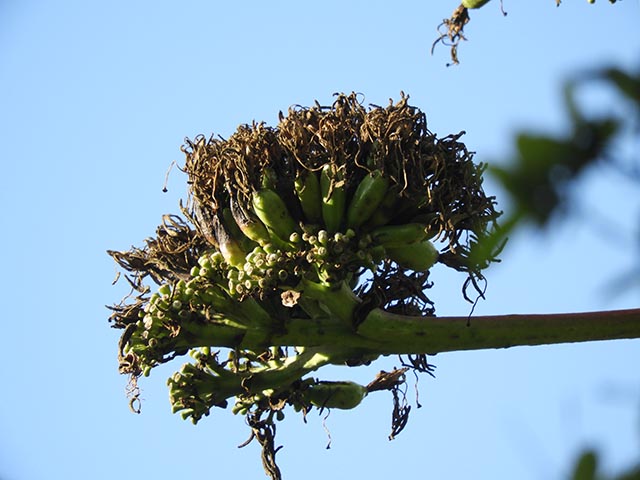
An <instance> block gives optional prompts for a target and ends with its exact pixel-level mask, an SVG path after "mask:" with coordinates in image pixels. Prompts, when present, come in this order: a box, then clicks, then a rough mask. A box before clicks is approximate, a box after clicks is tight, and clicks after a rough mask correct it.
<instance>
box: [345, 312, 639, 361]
mask: <svg viewBox="0 0 640 480" xmlns="http://www.w3.org/2000/svg"><path fill="white" fill-rule="evenodd" d="M358 334H359V335H360V336H362V337H365V338H367V339H378V340H381V341H382V342H383V345H381V348H380V353H381V354H394V353H398V354H401V353H438V352H449V351H456V350H480V349H487V348H507V347H514V346H524V345H548V344H557V343H573V342H588V341H595V340H616V339H625V338H640V309H631V310H617V311H606V312H586V313H559V314H538V315H494V316H482V317H472V318H471V319H469V318H468V317H428V318H416V317H406V316H401V315H393V314H390V313H387V312H383V311H381V310H374V311H372V312H371V313H370V314H369V316H368V317H367V318H366V319H365V321H364V322H363V323H362V325H360V327H359V329H358Z"/></svg>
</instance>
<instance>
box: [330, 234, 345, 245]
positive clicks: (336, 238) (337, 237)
mask: <svg viewBox="0 0 640 480" xmlns="http://www.w3.org/2000/svg"><path fill="white" fill-rule="evenodd" d="M333 241H334V242H337V243H342V242H344V241H345V237H344V233H342V232H336V233H334V234H333Z"/></svg>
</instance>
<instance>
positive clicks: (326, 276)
mask: <svg viewBox="0 0 640 480" xmlns="http://www.w3.org/2000/svg"><path fill="white" fill-rule="evenodd" d="M461 135H462V134H459V135H451V136H447V137H444V138H441V139H438V138H436V136H435V135H433V134H432V133H431V132H430V131H429V130H428V129H427V124H426V119H425V115H424V114H423V113H422V112H421V111H419V110H418V109H416V108H414V107H412V106H410V105H409V104H408V97H406V96H404V95H402V97H401V99H400V101H399V102H398V103H396V104H393V103H391V102H390V104H389V105H388V106H387V107H378V106H372V107H370V108H365V107H364V106H363V105H362V104H361V102H360V101H359V100H358V96H357V95H355V94H351V95H342V94H341V95H337V97H336V99H335V101H334V103H333V104H332V105H331V106H328V107H323V106H320V105H318V104H316V105H315V106H313V107H310V108H303V107H296V108H291V109H290V110H289V112H288V114H287V115H283V114H282V113H281V114H280V122H279V124H278V125H277V127H275V128H272V127H269V126H267V125H265V124H263V123H254V124H252V125H242V126H240V127H239V128H238V130H237V131H236V132H235V133H234V134H233V135H231V137H230V138H228V139H226V140H225V139H220V138H215V137H211V138H208V139H207V138H205V137H204V136H198V137H196V138H195V139H194V140H187V141H186V145H185V146H184V147H183V151H184V153H185V155H186V162H185V165H184V171H185V172H186V173H187V175H188V184H189V198H188V201H187V203H186V206H182V205H181V208H182V212H183V215H184V216H185V217H186V221H184V220H181V219H179V218H178V217H174V216H166V217H165V221H164V222H163V224H162V225H161V226H160V227H159V228H158V230H157V236H156V238H153V239H150V240H147V244H146V246H145V247H144V248H142V249H138V248H134V249H132V250H130V251H128V252H116V251H110V252H109V253H110V254H111V255H112V256H113V257H114V258H115V260H116V261H117V262H118V263H119V264H120V265H121V266H122V267H123V268H124V269H125V270H127V271H128V272H129V274H128V278H129V280H130V282H131V283H132V285H133V286H134V288H135V289H136V290H138V291H139V293H140V294H139V296H138V297H136V298H135V299H133V300H129V299H125V300H124V301H123V302H122V303H121V304H119V305H116V306H114V307H112V310H113V314H112V316H111V320H112V321H113V322H114V326H115V327H118V328H124V333H123V335H122V338H121V341H120V354H119V355H120V370H121V372H122V373H126V374H130V375H131V376H132V379H133V380H134V381H135V379H136V378H137V377H139V376H140V375H141V374H148V373H149V371H150V370H151V369H152V368H153V367H154V366H156V365H158V364H160V363H164V362H167V361H169V360H171V359H173V358H175V357H176V356H179V355H184V354H186V353H190V354H191V356H192V357H193V359H194V361H193V362H191V363H187V364H186V365H184V366H183V367H182V369H181V370H180V371H179V372H177V373H176V374H175V375H173V376H172V377H171V378H170V379H169V386H170V393H171V401H172V404H173V409H174V411H176V412H177V411H180V412H181V413H182V415H183V417H184V418H191V420H193V421H194V423H195V422H197V421H198V420H200V419H201V418H202V417H203V416H205V415H208V414H209V412H210V409H211V408H212V407H214V406H217V407H226V406H227V405H228V402H229V400H231V399H233V401H234V405H233V411H234V412H236V413H243V414H246V415H247V416H248V419H249V424H250V425H251V426H252V428H253V429H254V432H255V433H256V438H258V439H259V440H261V442H262V443H263V447H264V452H265V453H264V455H266V457H269V455H271V459H270V460H265V462H266V463H265V465H266V464H270V465H271V467H270V468H272V469H273V471H272V472H270V474H271V475H272V477H274V478H277V477H278V475H279V473H277V467H276V466H275V463H274V462H273V455H274V453H275V452H273V451H272V450H271V451H270V450H269V449H270V448H272V446H273V445H272V433H273V432H272V430H271V429H272V422H273V420H274V418H281V417H282V415H283V408H284V407H285V406H286V405H291V406H293V407H294V409H295V410H297V411H304V412H307V411H308V410H309V409H310V408H313V407H319V408H324V407H327V408H353V407H355V406H357V405H358V404H359V403H360V401H361V400H362V399H363V398H364V397H365V396H366V394H367V392H369V391H375V390H380V389H388V390H393V391H394V399H396V400H397V394H396V393H397V392H396V391H395V389H397V388H398V385H399V384H401V382H402V381H403V375H402V374H403V373H404V371H405V370H406V369H407V368H413V369H414V370H419V371H427V372H429V371H430V365H429V364H428V363H427V362H426V357H424V355H423V354H424V352H415V351H406V352H402V353H405V354H408V355H409V354H411V355H414V356H410V357H409V358H410V363H409V364H407V366H406V367H405V368H404V369H401V370H399V371H398V372H396V374H395V375H386V376H383V377H384V381H383V380H380V378H378V379H377V380H375V381H374V382H372V384H370V385H368V386H366V387H365V386H360V385H358V384H355V383H353V382H330V381H320V380H317V379H314V378H311V377H308V376H307V375H308V374H309V373H310V372H312V371H314V370H316V369H318V368H319V367H321V366H323V365H326V364H343V365H344V364H347V365H351V366H354V365H360V364H363V363H368V362H370V361H371V360H373V359H375V358H376V357H377V356H379V355H381V354H386V353H389V352H387V351H385V349H384V347H383V346H382V345H383V339H376V338H372V337H371V335H369V336H367V337H364V336H362V335H359V333H358V329H359V326H360V325H361V324H364V323H365V322H366V321H367V319H368V318H373V316H375V315H377V317H376V318H377V319H378V320H379V319H380V318H383V320H384V321H387V320H388V321H389V322H392V321H393V318H396V317H394V316H393V315H389V316H388V318H387V317H380V315H383V316H384V315H387V314H394V315H396V316H397V315H398V314H400V315H414V316H415V315H420V316H432V315H434V312H435V310H434V307H433V303H432V302H431V301H430V300H429V298H428V297H426V295H425V292H424V290H425V289H426V288H428V287H429V286H430V283H429V281H428V276H429V270H430V269H431V267H432V266H433V265H434V263H435V262H440V263H442V264H443V265H446V266H449V267H451V268H454V269H456V270H459V271H463V272H466V273H467V274H468V281H467V282H466V283H465V289H466V287H468V286H469V285H473V286H475V287H476V288H479V286H478V281H479V280H482V279H483V277H482V273H481V272H482V270H483V269H484V268H485V267H487V266H488V264H489V263H490V262H491V261H494V260H495V257H494V256H493V255H489V256H486V255H485V256H477V255H472V254H471V253H472V248H473V246H474V244H476V243H478V242H479V241H480V240H481V239H482V238H484V237H485V236H486V235H488V233H489V232H490V230H491V229H492V227H493V225H494V224H495V221H496V219H497V217H498V216H499V213H498V212H496V210H495V209H494V199H493V198H492V197H487V196H486V195H485V193H484V192H483V190H482V172H483V169H484V167H483V166H482V165H475V164H474V163H473V162H472V154H471V153H470V152H468V151H467V149H466V147H465V146H464V144H463V143H461V142H460V141H459V138H460V136H461ZM436 245H437V247H436ZM146 276H150V277H151V278H152V280H153V281H154V282H155V283H157V284H158V289H157V291H155V292H153V293H151V290H150V288H149V287H148V286H146V285H145V284H144V283H143V282H144V279H145V277H146ZM466 296H467V295H466V293H465V297H466ZM389 378H391V379H392V380H389ZM396 403H397V402H396ZM394 412H405V413H403V414H400V413H398V415H397V416H398V418H397V419H396V415H395V413H394V432H396V433H397V432H398V431H399V430H400V429H401V426H402V425H404V422H406V418H404V417H405V416H406V415H405V414H406V413H408V409H404V410H403V409H402V408H401V407H399V406H398V405H397V404H396V405H395V407H394ZM401 417H402V418H401ZM270 442H271V443H270ZM269 462H271V463H269Z"/></svg>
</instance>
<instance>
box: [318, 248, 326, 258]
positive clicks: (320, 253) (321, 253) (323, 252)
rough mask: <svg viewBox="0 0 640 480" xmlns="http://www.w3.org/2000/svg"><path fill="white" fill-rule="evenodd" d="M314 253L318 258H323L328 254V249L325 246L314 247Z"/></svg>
mask: <svg viewBox="0 0 640 480" xmlns="http://www.w3.org/2000/svg"><path fill="white" fill-rule="evenodd" d="M316 253H317V255H318V256H319V257H320V258H325V257H327V255H329V251H328V250H327V248H326V247H318V248H317V249H316Z"/></svg>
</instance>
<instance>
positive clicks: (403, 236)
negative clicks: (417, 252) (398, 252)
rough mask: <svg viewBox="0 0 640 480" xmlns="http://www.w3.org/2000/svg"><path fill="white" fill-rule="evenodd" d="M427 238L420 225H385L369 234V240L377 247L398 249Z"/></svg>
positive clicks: (422, 226) (424, 230)
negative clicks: (377, 245)
mask: <svg viewBox="0 0 640 480" xmlns="http://www.w3.org/2000/svg"><path fill="white" fill-rule="evenodd" d="M426 236H427V232H426V229H425V226H424V225H422V224H421V223H405V224H403V225H385V226H383V227H378V228H376V229H375V230H373V231H372V232H371V238H372V239H373V241H374V242H375V243H377V244H379V245H384V246H385V248H386V247H400V246H403V245H406V244H408V243H413V242H419V241H421V240H424V239H425V238H426Z"/></svg>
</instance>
